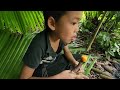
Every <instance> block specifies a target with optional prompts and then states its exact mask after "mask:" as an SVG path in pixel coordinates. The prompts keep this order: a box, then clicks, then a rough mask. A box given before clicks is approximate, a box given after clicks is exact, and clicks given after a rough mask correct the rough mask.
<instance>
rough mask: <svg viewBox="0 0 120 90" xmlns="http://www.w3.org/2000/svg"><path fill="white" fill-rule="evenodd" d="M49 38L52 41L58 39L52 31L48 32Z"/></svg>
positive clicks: (57, 40)
mask: <svg viewBox="0 0 120 90" xmlns="http://www.w3.org/2000/svg"><path fill="white" fill-rule="evenodd" d="M49 39H50V41H52V42H59V41H60V39H59V38H58V37H57V35H56V34H55V33H54V32H49Z"/></svg>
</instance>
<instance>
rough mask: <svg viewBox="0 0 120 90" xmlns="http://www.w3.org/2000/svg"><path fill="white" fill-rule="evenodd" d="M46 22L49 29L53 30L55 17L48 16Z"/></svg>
mask: <svg viewBox="0 0 120 90" xmlns="http://www.w3.org/2000/svg"><path fill="white" fill-rule="evenodd" d="M47 23H48V27H49V28H50V29H51V30H55V19H54V18H53V17H49V18H48V22H47Z"/></svg>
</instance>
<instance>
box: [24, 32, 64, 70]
mask: <svg viewBox="0 0 120 90" xmlns="http://www.w3.org/2000/svg"><path fill="white" fill-rule="evenodd" d="M64 46H65V45H64V44H63V42H62V41H61V40H60V43H59V47H58V50H57V52H54V51H53V49H52V47H51V45H50V41H49V37H48V32H47V30H43V31H42V32H40V33H38V34H37V35H36V36H35V37H34V38H33V40H32V42H31V44H30V46H29V47H28V50H27V52H26V53H25V56H24V58H23V62H24V64H26V65H27V66H29V67H31V68H35V69H36V68H37V67H38V66H39V65H41V64H43V63H47V64H49V63H51V62H54V61H55V59H56V56H58V55H59V54H60V52H61V51H62V49H63V47H64Z"/></svg>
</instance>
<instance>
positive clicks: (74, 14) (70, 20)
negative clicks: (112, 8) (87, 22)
mask: <svg viewBox="0 0 120 90" xmlns="http://www.w3.org/2000/svg"><path fill="white" fill-rule="evenodd" d="M81 16H82V11H67V12H66V14H65V15H63V16H62V17H61V18H60V20H59V21H58V22H57V23H56V24H55V32H56V34H57V36H58V38H60V39H61V40H62V41H63V42H64V43H65V44H69V43H71V42H72V41H74V40H75V39H76V37H77V32H78V30H79V26H78V25H79V21H80V18H81Z"/></svg>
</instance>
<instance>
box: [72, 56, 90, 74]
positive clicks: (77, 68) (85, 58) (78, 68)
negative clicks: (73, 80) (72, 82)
mask: <svg viewBox="0 0 120 90" xmlns="http://www.w3.org/2000/svg"><path fill="white" fill-rule="evenodd" d="M87 59H88V56H87V55H82V56H81V61H80V62H79V64H78V65H77V66H76V67H75V68H74V69H73V70H72V71H73V72H75V73H77V72H78V71H79V70H80V68H81V67H82V64H83V63H85V62H86V61H87Z"/></svg>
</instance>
